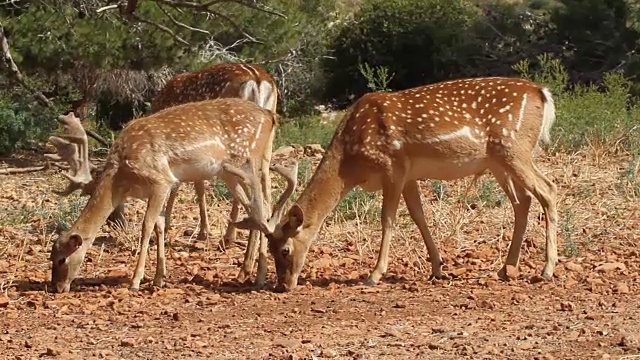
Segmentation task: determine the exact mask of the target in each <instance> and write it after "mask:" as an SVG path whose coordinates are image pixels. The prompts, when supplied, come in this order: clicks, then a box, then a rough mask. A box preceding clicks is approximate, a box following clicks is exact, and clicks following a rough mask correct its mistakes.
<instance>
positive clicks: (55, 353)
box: [45, 347, 62, 356]
mask: <svg viewBox="0 0 640 360" xmlns="http://www.w3.org/2000/svg"><path fill="white" fill-rule="evenodd" d="M61 353H62V352H61V351H60V350H58V349H56V348H52V347H48V348H47V351H46V353H45V354H46V355H47V356H58V355H60V354H61Z"/></svg>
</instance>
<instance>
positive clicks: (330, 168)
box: [296, 135, 354, 234]
mask: <svg viewBox="0 0 640 360" xmlns="http://www.w3.org/2000/svg"><path fill="white" fill-rule="evenodd" d="M343 149H344V144H343V141H342V139H341V137H340V136H339V135H337V136H336V137H335V138H334V139H333V140H332V142H331V145H329V147H328V149H327V151H326V153H325V155H324V156H323V158H322V161H321V162H320V165H318V168H317V169H316V171H315V172H314V174H313V176H312V177H311V180H310V181H309V183H308V185H307V186H306V188H305V190H304V191H303V192H302V194H300V197H299V198H298V200H297V201H296V204H297V205H298V206H299V207H300V208H301V209H302V211H303V213H304V224H303V227H305V228H309V229H310V230H312V232H313V233H314V234H315V233H317V232H318V230H319V229H320V226H321V225H322V223H324V220H325V219H326V218H327V216H328V215H329V213H331V211H333V209H334V208H335V207H336V205H338V202H340V200H341V199H342V198H343V197H344V196H345V195H346V194H347V193H348V192H349V191H350V190H351V189H353V187H354V185H352V184H351V183H350V182H349V181H348V179H345V178H343V177H342V176H341V173H342V171H341V168H342V166H343V160H344V150H343Z"/></svg>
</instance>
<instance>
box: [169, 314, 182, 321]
mask: <svg viewBox="0 0 640 360" xmlns="http://www.w3.org/2000/svg"><path fill="white" fill-rule="evenodd" d="M171 318H173V320H174V321H180V318H181V316H180V313H173V315H172V316H171Z"/></svg>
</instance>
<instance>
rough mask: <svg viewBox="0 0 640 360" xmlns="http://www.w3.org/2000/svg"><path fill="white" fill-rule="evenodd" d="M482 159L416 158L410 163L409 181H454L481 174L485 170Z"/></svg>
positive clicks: (484, 163) (485, 161)
mask: <svg viewBox="0 0 640 360" xmlns="http://www.w3.org/2000/svg"><path fill="white" fill-rule="evenodd" d="M487 166H488V164H487V160H486V158H482V157H469V158H464V157H460V158H449V159H430V158H417V159H415V160H413V161H412V162H411V170H410V171H409V178H410V179H437V180H455V179H461V178H464V177H467V176H471V175H475V174H478V173H481V172H483V171H485V170H486V169H487Z"/></svg>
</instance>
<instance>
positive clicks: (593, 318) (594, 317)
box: [585, 314, 603, 320]
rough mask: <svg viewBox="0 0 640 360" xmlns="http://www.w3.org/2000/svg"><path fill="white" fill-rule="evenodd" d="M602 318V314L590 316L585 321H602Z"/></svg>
mask: <svg viewBox="0 0 640 360" xmlns="http://www.w3.org/2000/svg"><path fill="white" fill-rule="evenodd" d="M602 318H603V316H602V314H588V315H587V316H585V319H587V320H600V319H602Z"/></svg>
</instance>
